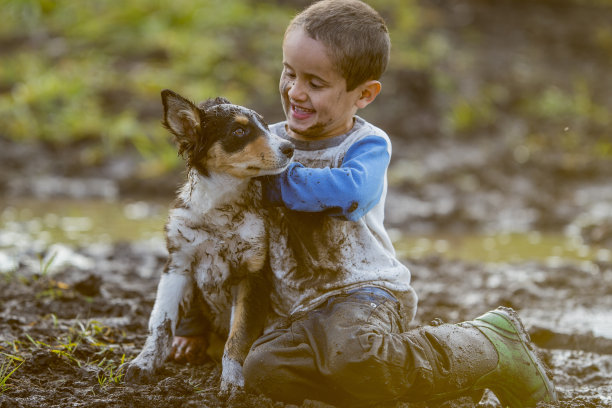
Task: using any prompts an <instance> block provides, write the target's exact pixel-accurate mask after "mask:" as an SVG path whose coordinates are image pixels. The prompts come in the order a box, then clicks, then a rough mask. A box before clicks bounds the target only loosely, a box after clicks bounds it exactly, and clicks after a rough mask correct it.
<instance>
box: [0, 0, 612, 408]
mask: <svg viewBox="0 0 612 408" xmlns="http://www.w3.org/2000/svg"><path fill="white" fill-rule="evenodd" d="M444 3H445V2H431V4H440V5H441V4H444ZM499 3H500V4H504V5H505V6H504V7H502V9H501V12H500V10H499V9H498V10H496V11H495V10H490V9H489V8H490V7H493V6H491V4H493V3H490V2H479V1H475V2H467V1H461V2H457V4H458V5H457V6H455V7H457V10H454V9H453V8H452V7H451V8H445V7H442V6H440V8H441V9H442V10H447V13H448V15H447V16H446V17H447V18H448V19H449V20H448V21H449V24H447V26H446V27H445V28H444V29H442V30H440V35H449V36H450V37H452V38H455V40H456V41H458V42H457V43H455V42H454V43H453V47H452V48H454V49H456V50H460V49H465V47H466V46H467V44H466V43H463V42H461V41H460V39H461V38H462V37H461V35H459V31H460V30H462V29H463V27H471V28H473V29H476V30H477V32H480V33H483V34H485V35H483V36H482V38H484V39H486V40H487V42H486V45H488V46H489V47H490V50H488V51H486V50H485V51H486V52H483V54H482V56H483V60H482V61H479V70H478V71H475V72H474V73H473V76H470V75H469V74H470V73H468V72H459V73H458V74H457V75H459V76H461V78H463V79H462V81H464V82H462V86H463V87H467V88H469V86H470V81H476V82H478V81H477V80H478V79H479V78H483V77H487V76H490V75H494V76H495V77H496V78H497V76H496V75H500V76H503V75H508V72H510V71H511V70H510V71H508V70H506V69H505V68H506V65H507V64H508V63H509V61H507V60H506V59H504V58H501V57H503V56H506V57H509V58H510V59H511V60H512V61H516V60H517V55H518V56H519V57H520V56H521V55H523V54H524V51H525V50H523V49H522V48H521V47H522V46H523V45H531V44H535V45H536V46H537V45H538V44H539V45H540V46H541V47H539V48H537V49H538V53H537V54H534V55H537V56H541V58H542V61H539V60H538V59H537V58H536V59H533V60H531V61H529V65H530V66H533V67H539V68H541V69H542V70H543V72H544V74H542V75H540V74H541V73H538V72H536V73H535V74H533V77H534V79H533V81H534V82H537V81H538V80H541V79H542V78H545V77H546V75H545V74H546V73H549V72H554V73H555V75H554V78H556V79H557V81H558V82H559V83H561V84H562V83H564V81H565V80H566V79H567V75H568V72H572V71H576V68H580V67H581V66H575V65H569V66H567V65H566V62H568V61H569V62H572V61H573V63H574V64H576V63H579V64H584V65H585V66H586V68H589V69H592V70H596V74H593V75H591V76H592V77H594V78H597V81H598V83H600V88H601V92H602V94H606V95H609V94H610V93H609V92H607V93H606V92H605V90H606V89H610V80H609V78H610V76H609V75H604V74H602V75H598V74H599V73H600V72H599V71H598V69H599V68H601V69H602V70H603V71H604V72H609V69H607V68H606V67H607V65H606V64H607V63H608V62H605V61H604V62H605V63H603V62H602V61H600V60H599V59H600V58H601V57H600V56H601V55H603V54H601V53H600V52H590V51H589V50H590V49H589V48H588V47H587V48H585V47H583V46H580V44H577V43H576V41H578V40H577V39H579V38H583V37H585V36H583V35H582V34H581V33H582V31H580V30H581V29H582V28H583V27H588V26H589V24H590V22H597V21H598V19H597V18H595V17H601V18H602V19H603V18H604V16H603V14H602V12H601V11H600V10H599V9H598V8H597V7H596V6H592V7H587V6H584V7H577V6H576V7H570V6H569V3H570V2H564V1H558V2H550V3H551V4H552V3H559V4H561V5H563V4H566V6H567V7H560V8H559V7H557V8H553V7H552V6H550V7H548V6H545V5H544V4H545V3H546V2H509V1H504V2H499ZM536 3H537V7H536V6H530V4H536ZM577 3H581V2H577ZM595 3H597V2H595ZM474 4H476V5H480V7H476V6H473V7H471V6H470V5H474ZM517 4H519V5H520V8H523V9H522V11H521V10H520V8H519V11H518V12H516V13H515V12H514V11H513V10H515V9H516V8H517V7H518V6H517ZM547 4H548V3H547ZM529 7H536V8H537V9H538V10H539V9H540V8H542V7H543V8H545V10H544V11H545V12H537V13H536V12H535V11H538V10H535V9H534V10H531V9H529ZM524 8H527V9H529V10H527V11H528V12H525V9H524ZM577 8H579V9H580V10H577ZM478 10H481V11H482V10H484V11H482V12H480V11H478ZM477 11H478V12H477ZM529 11H534V12H533V13H531V12H529ZM540 11H541V10H540ZM570 11H571V12H570ZM468 12H469V13H468ZM466 13H467V14H466ZM482 13H484V15H483V14H482ZM577 13H578V14H577ZM491 16H496V18H489V17H491ZM525 16H528V17H529V19H532V18H534V19H535V18H536V17H537V18H538V20H537V21H535V22H531V23H530V27H537V28H538V29H537V30H536V29H535V28H534V29H532V30H522V28H521V21H523V20H524V17H525ZM576 16H578V17H579V21H578V24H569V23H570V22H571V21H572V20H570V18H576ZM605 21H606V24H607V21H608V20H607V19H606V20H605ZM474 24H480V26H475V25H474ZM557 29H558V31H562V32H561V33H559V32H557V31H555V30H557ZM564 30H565V31H564ZM576 30H577V31H576ZM462 32H463V31H462ZM465 32H466V38H473V37H472V36H468V34H470V33H471V31H465ZM576 32H577V34H576ZM563 33H565V34H567V36H564V35H565V34H563ZM606 33H608V31H605V30H604V31H602V32H601V35H602V36H603V35H604V34H605V35H607V34H606ZM472 34H473V33H472ZM524 36H527V37H528V38H527V39H525V38H524ZM540 37H546V38H545V39H547V41H548V40H550V38H551V37H554V39H558V42H555V43H554V47H547V46H546V44H545V43H543V42H540V43H539V42H538V41H540V40H539V39H540ZM587 38H591V37H588V36H587ZM593 38H594V37H593ZM602 38H603V37H602ZM605 38H607V37H605ZM517 44H520V45H521V46H520V47H517ZM500 50H504V53H500ZM540 51H541V52H540ZM513 52H514V54H513ZM551 52H554V53H555V55H553V56H554V57H555V58H548V56H547V55H548V54H547V53H551ZM515 54H516V55H515ZM449 55H450V56H451V57H452V56H453V54H452V53H449ZM530 55H531V54H530ZM577 56H578V57H580V58H578V57H577ZM595 56H596V57H597V58H595ZM451 57H449V58H451ZM493 57H495V58H493ZM497 57H499V58H497ZM500 58H501V59H500ZM519 60H520V58H519ZM606 61H607V60H606ZM510 62H511V61H510ZM519 62H520V61H519ZM569 62H568V63H569ZM546 64H548V65H549V66H546ZM587 65H588V66H587ZM562 67H567V69H566V70H563V69H561V68H562ZM442 68H443V67H442ZM539 68H538V69H539ZM582 68H585V67H582ZM487 69H488V71H487ZM588 72H591V71H588ZM406 75H413V76H414V78H413V77H411V78H403V77H401V76H397V77H390V78H388V81H389V83H390V84H391V85H390V86H388V87H387V88H386V89H389V90H392V89H396V90H397V91H396V94H394V93H393V91H391V92H388V93H387V95H389V99H388V101H390V103H387V104H386V105H384V99H383V98H381V104H379V106H381V108H380V110H374V111H372V112H373V113H372V114H371V116H373V117H379V118H381V120H382V121H383V123H381V125H382V127H383V128H385V129H388V130H389V132H390V133H391V136H392V137H393V139H394V156H393V161H392V163H391V167H390V170H389V181H390V190H389V197H388V201H387V218H386V222H387V226H388V227H389V228H390V230H392V231H393V232H394V234H400V235H401V234H411V235H416V236H418V235H419V234H432V233H437V232H440V231H442V232H444V233H453V234H457V235H461V234H465V233H468V232H473V231H477V232H481V233H496V232H500V231H501V232H518V233H529V232H537V233H539V232H541V231H553V232H555V233H558V234H566V235H568V236H571V237H573V238H575V239H576V240H578V241H580V242H581V243H583V244H584V245H598V247H599V248H601V251H599V252H598V254H599V255H598V256H594V257H592V258H591V259H587V260H585V259H582V260H575V259H565V258H563V257H554V258H551V259H547V260H531V261H520V262H513V263H511V262H505V263H495V264H492V263H486V262H467V261H462V260H458V259H451V258H445V257H441V256H430V257H424V258H423V257H420V258H416V259H408V258H403V259H402V261H403V262H404V263H406V264H407V265H408V266H409V267H410V268H411V270H412V273H413V285H414V287H415V289H416V291H417V293H418V294H419V298H420V301H419V311H418V314H417V317H416V321H415V322H414V325H415V326H416V325H419V324H427V323H428V322H430V321H432V320H433V319H436V318H441V319H443V320H445V321H447V322H458V321H462V320H469V319H471V318H474V317H476V316H478V315H479V314H481V313H484V312H486V311H487V310H489V309H492V308H495V307H497V306H499V305H504V306H510V307H513V308H515V309H516V310H517V311H518V312H519V315H520V316H521V318H522V319H523V321H524V322H525V325H526V327H527V329H528V331H529V332H530V334H531V337H532V339H533V340H534V342H535V343H536V345H537V346H538V348H539V350H540V352H541V355H542V357H543V359H544V360H545V361H546V362H547V364H548V365H549V366H550V368H551V371H552V374H553V375H554V382H555V384H556V386H557V390H558V393H559V397H560V400H561V401H560V403H559V404H557V405H555V406H556V407H563V408H565V407H579V408H592V407H593V408H594V407H597V408H599V407H610V406H612V323H611V322H612V296H610V294H611V293H612V258H611V256H610V252H609V248H610V247H611V246H612V204H611V203H612V187H611V184H610V180H611V177H612V161H611V160H610V157H609V156H601V157H591V156H588V155H581V154H580V153H579V152H572V149H568V150H567V151H564V150H562V149H558V150H555V149H552V150H545V149H544V151H540V152H538V154H537V155H535V154H534V155H532V156H529V154H528V153H529V151H528V149H527V150H526V146H527V145H526V142H525V140H523V139H522V136H521V135H522V134H523V133H526V131H525V128H526V127H529V126H531V124H528V123H524V121H522V119H521V118H519V117H517V116H512V115H511V113H512V109H513V106H514V105H513V104H515V102H516V99H517V98H518V96H517V95H522V94H523V93H525V92H528V91H530V90H531V89H532V88H533V87H532V82H530V81H529V80H528V79H529V78H527V79H525V78H523V79H524V82H523V83H522V85H521V84H519V86H517V85H516V84H510V83H509V82H510V81H511V80H512V78H501V80H502V81H503V82H504V83H508V92H510V93H509V96H508V98H506V99H505V102H504V101H502V102H503V103H502V102H498V103H502V105H503V106H502V108H503V109H501V110H502V111H504V112H507V116H503V117H501V118H500V120H498V121H497V122H496V124H495V125H496V126H493V124H491V125H490V126H489V127H487V128H483V129H480V130H479V131H478V132H474V133H473V134H470V135H469V137H468V136H465V135H463V136H462V135H456V136H457V137H439V133H440V130H439V129H437V126H442V125H441V124H442V123H443V122H444V121H443V120H442V119H443V118H441V117H440V112H439V106H437V105H436V103H437V102H436V101H439V100H441V98H442V99H443V95H442V96H441V95H430V97H427V98H425V99H423V98H424V97H425V96H427V95H428V92H430V91H431V89H429V88H428V87H427V86H426V85H427V83H428V79H427V78H426V77H425V78H420V77H419V75H420V74H419V73H418V72H416V73H412V74H411V73H406ZM423 75H425V74H423ZM564 75H565V76H564ZM419 78H420V79H422V81H420V82H419ZM538 78H539V79H538ZM415 79H416V81H415ZM394 80H396V81H397V84H396V85H397V86H394V85H393V81H394ZM570 82H571V81H569V82H568V83H570ZM402 84H406V85H405V87H409V85H408V84H412V85H410V86H415V87H417V88H418V86H417V85H419V84H425V85H423V86H424V87H425V88H419V89H416V88H415V89H412V88H410V89H408V88H402ZM472 85H473V84H472ZM536 91H537V89H536ZM402 98H403V99H402ZM419 98H420V99H419ZM608 100H609V99H606V101H608ZM415 101H417V102H419V103H417V102H415ZM428 101H429V102H428ZM421 102H422V103H421ZM377 103H378V102H377ZM385 112H388V116H389V118H388V121H387V122H384V120H385V116H384V113H385ZM400 119H401V120H400ZM402 120H403V122H402ZM377 123H379V122H377ZM394 126H395V127H394ZM579 130H580V131H582V130H584V129H579ZM587 130H588V129H587ZM517 132H518V133H517ZM585 132H586V130H585ZM608 133H609V131H608ZM608 133H605V134H608ZM517 134H518V136H517ZM602 134H603V133H602ZM492 135H495V136H494V137H493V136H492ZM523 136H525V135H523ZM525 137H526V136H525ZM83 143H86V142H83ZM87 147H88V146H86V145H83V144H80V145H75V146H70V145H69V146H63V147H61V148H57V147H54V146H48V145H25V144H19V143H14V142H11V141H9V140H7V139H6V138H3V137H2V134H1V130H0V197H2V198H1V199H0V205H4V204H6V202H7V201H10V200H11V199H13V198H19V197H33V198H35V199H39V200H43V201H44V200H47V199H51V198H57V197H64V198H66V197H67V198H69V199H74V200H79V199H81V198H99V199H102V200H110V201H112V200H119V199H121V198H125V197H136V198H138V199H145V200H146V199H149V198H155V199H156V200H162V201H165V202H170V201H171V199H172V196H173V194H174V190H175V188H176V186H177V185H178V183H179V182H180V180H181V178H182V177H181V174H180V173H181V172H180V171H176V172H172V173H169V174H167V175H164V176H163V177H156V178H146V177H143V176H142V174H141V173H140V172H139V162H141V161H142V158H140V157H138V156H137V155H135V154H134V152H129V151H128V152H125V153H122V154H121V155H117V156H115V157H113V158H111V159H109V160H107V161H105V162H104V163H101V164H100V165H97V166H85V165H84V164H83V163H85V162H84V161H81V160H80V157H81V156H82V155H81V153H82V151H84V150H85V149H86V148H87ZM6 248H9V249H10V251H2V250H4V249H6ZM56 249H57V248H55V249H51V248H47V249H45V248H41V247H40V245H38V244H36V243H35V242H34V241H33V237H31V236H27V235H26V236H16V235H15V234H14V233H13V232H10V231H4V230H2V229H1V228H0V267H1V268H0V270H1V271H2V272H0V408H8V407H22V408H27V407H147V408H156V407H175V406H176V407H196V406H197V407H225V406H227V407H245V408H247V407H253V408H254V407H277V408H284V407H286V405H284V404H283V403H281V402H276V401H272V400H270V399H268V398H266V397H263V396H257V395H252V394H244V395H240V396H237V397H236V398H235V399H233V400H231V401H224V400H221V399H219V398H218V396H217V393H218V390H219V389H218V385H219V368H218V365H217V363H216V362H215V360H214V359H211V360H209V361H207V362H205V363H204V364H202V365H179V364H175V363H167V364H166V365H165V366H164V367H163V368H162V369H161V371H160V372H159V373H158V374H157V376H156V377H155V379H154V381H152V382H151V383H149V384H141V385H133V384H125V383H124V382H123V381H122V378H121V375H122V373H121V371H118V367H119V365H120V364H121V362H122V361H124V360H129V359H131V358H133V357H135V356H136V354H137V353H138V351H139V350H140V348H141V347H142V344H143V342H144V340H145V337H146V332H147V319H148V316H149V313H150V310H151V307H152V305H153V300H154V296H155V288H156V284H157V280H158V276H159V273H160V271H161V269H162V267H163V264H164V262H165V258H166V253H165V249H164V245H163V242H161V240H159V241H156V240H149V241H137V242H123V243H122V242H119V243H111V244H106V243H104V244H103V243H100V244H87V245H83V246H66V247H62V250H61V259H60V255H55V256H56V257H55V258H54V257H53V256H54V254H57V252H56ZM6 254H8V255H6ZM6 265H10V267H6ZM211 354H214V353H211ZM13 370H15V371H14V372H13ZM11 373H12V374H11ZM9 374H10V376H9ZM7 377H8V379H7V380H6V382H3V380H4V379H5V378H7ZM325 406H326V405H325V404H323V403H320V402H317V401H316V396H313V400H311V401H305V402H304V403H303V404H302V407H325ZM388 406H391V407H401V408H409V407H419V405H414V404H412V405H411V404H407V403H402V402H398V403H395V404H389V405H388ZM446 406H448V407H472V406H474V404H473V403H472V402H470V401H467V400H457V401H452V402H449V403H447V404H446ZM477 406H479V407H487V408H497V407H499V404H498V403H497V401H496V399H495V398H494V397H493V396H492V395H491V394H487V395H485V397H484V399H483V400H482V401H481V402H480V403H479V404H478V405H477ZM544 406H546V405H544ZM381 407H382V406H381Z"/></svg>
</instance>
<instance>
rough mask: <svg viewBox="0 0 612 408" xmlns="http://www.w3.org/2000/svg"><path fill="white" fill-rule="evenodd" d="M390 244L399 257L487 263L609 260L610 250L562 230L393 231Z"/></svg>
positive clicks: (550, 264) (611, 254)
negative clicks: (452, 233) (417, 233)
mask: <svg viewBox="0 0 612 408" xmlns="http://www.w3.org/2000/svg"><path fill="white" fill-rule="evenodd" d="M393 235H394V238H395V239H394V246H395V249H396V251H397V253H398V255H399V256H400V257H402V258H412V259H419V258H422V257H424V256H430V255H441V256H444V257H446V258H451V259H460V260H464V261H478V262H487V263H513V262H523V261H529V260H533V261H540V262H545V263H546V264H547V265H549V266H555V265H560V264H562V263H563V262H566V261H568V260H570V261H577V262H580V261H582V262H591V261H602V262H609V261H610V260H612V251H610V250H609V249H606V248H599V247H596V246H589V245H585V244H584V243H583V242H582V240H581V239H580V238H579V237H576V236H572V237H570V236H566V235H564V234H562V233H541V232H538V231H532V232H528V233H499V234H494V235H480V234H467V235H461V236H458V235H457V236H444V235H432V236H418V237H417V236H404V235H402V234H401V233H400V232H397V231H395V232H394V234H393Z"/></svg>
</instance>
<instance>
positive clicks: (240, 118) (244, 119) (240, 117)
mask: <svg viewBox="0 0 612 408" xmlns="http://www.w3.org/2000/svg"><path fill="white" fill-rule="evenodd" d="M234 120H235V121H236V123H239V124H241V125H244V126H246V125H248V124H249V122H250V121H249V118H247V117H246V116H244V115H241V114H237V115H236V116H235V117H234Z"/></svg>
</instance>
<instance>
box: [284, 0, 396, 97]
mask: <svg viewBox="0 0 612 408" xmlns="http://www.w3.org/2000/svg"><path fill="white" fill-rule="evenodd" d="M297 27H300V28H303V29H304V31H305V32H306V33H307V34H308V35H309V36H310V37H311V38H313V39H315V40H317V41H321V42H322V43H323V44H325V46H326V47H327V49H328V52H329V54H330V55H329V56H330V58H331V60H332V61H333V62H334V64H335V65H336V69H337V70H338V72H340V74H341V75H342V76H343V77H344V78H345V79H346V90H347V91H349V92H350V91H352V90H353V89H355V88H356V87H357V86H358V85H360V84H362V83H364V82H365V81H368V80H371V79H379V78H380V77H381V75H382V74H383V72H385V69H386V68H387V63H388V62H389V52H390V49H391V40H390V39H389V31H388V30H387V26H386V24H385V21H384V20H383V18H382V17H381V16H380V14H378V12H377V11H376V10H374V9H373V8H372V7H370V6H369V5H367V4H365V3H364V2H362V1H359V0H322V1H318V2H316V3H314V4H312V5H311V6H309V7H307V8H306V9H304V10H303V11H302V12H301V13H299V14H298V15H297V16H295V17H294V18H293V20H291V22H290V23H289V26H288V27H287V30H286V32H285V36H286V35H287V33H289V32H290V31H291V30H293V29H295V28H297Z"/></svg>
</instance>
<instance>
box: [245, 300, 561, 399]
mask: <svg viewBox="0 0 612 408" xmlns="http://www.w3.org/2000/svg"><path fill="white" fill-rule="evenodd" d="M388 296H390V295H388ZM397 310H398V305H397V303H396V302H395V301H394V300H391V299H388V298H385V297H384V296H381V295H380V294H376V293H371V292H370V293H368V292H363V291H358V292H355V293H353V294H351V295H348V296H344V297H334V298H332V299H330V300H329V301H328V302H327V304H326V305H324V306H322V307H320V308H318V309H316V310H314V311H312V312H311V313H309V314H308V315H307V316H305V317H304V318H302V319H300V320H298V321H295V322H294V323H293V324H292V325H291V326H290V327H289V328H288V329H284V330H278V331H274V332H272V333H269V334H268V335H266V336H264V337H262V338H261V339H260V340H258V341H257V342H256V343H255V344H254V345H253V348H252V349H251V352H250V353H249V356H247V360H246V361H245V365H244V370H245V381H246V385H247V386H249V387H252V388H254V389H255V390H257V391H259V392H262V393H264V394H267V395H269V396H271V397H272V398H275V399H278V400H282V401H286V402H292V403H298V404H299V403H300V402H301V401H302V400H303V399H306V398H317V399H321V400H324V401H327V402H331V403H336V404H342V405H344V404H347V403H350V404H352V405H356V404H357V403H368V402H369V403H372V402H381V401H385V400H397V399H400V400H407V401H424V400H430V399H438V398H447V399H450V398H455V397H457V396H459V395H463V394H465V393H470V392H472V391H473V390H476V389H483V388H490V389H492V390H493V391H494V392H495V393H496V394H497V396H498V397H499V398H500V400H501V401H502V403H504V404H506V405H508V406H510V407H524V406H535V405H536V403H537V402H538V401H540V400H542V401H554V400H556V396H555V392H554V388H553V386H552V383H551V382H550V381H549V380H548V379H547V378H546V374H545V372H544V367H543V366H542V365H541V363H540V362H539V361H538V360H537V358H536V357H535V355H533V353H532V352H531V351H530V350H529V346H530V343H529V340H528V338H527V334H526V332H525V331H524V329H523V328H522V325H521V324H520V321H518V318H516V316H514V314H513V313H512V312H511V311H508V310H506V309H498V310H496V311H494V312H489V313H487V314H485V315H483V316H481V317H480V318H478V319H475V320H474V321H471V322H465V323H463V324H459V325H449V324H444V325H440V326H427V327H422V328H419V329H415V330H410V331H406V332H403V331H402V328H401V325H400V323H399V322H400V319H399V315H398V313H397Z"/></svg>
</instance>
